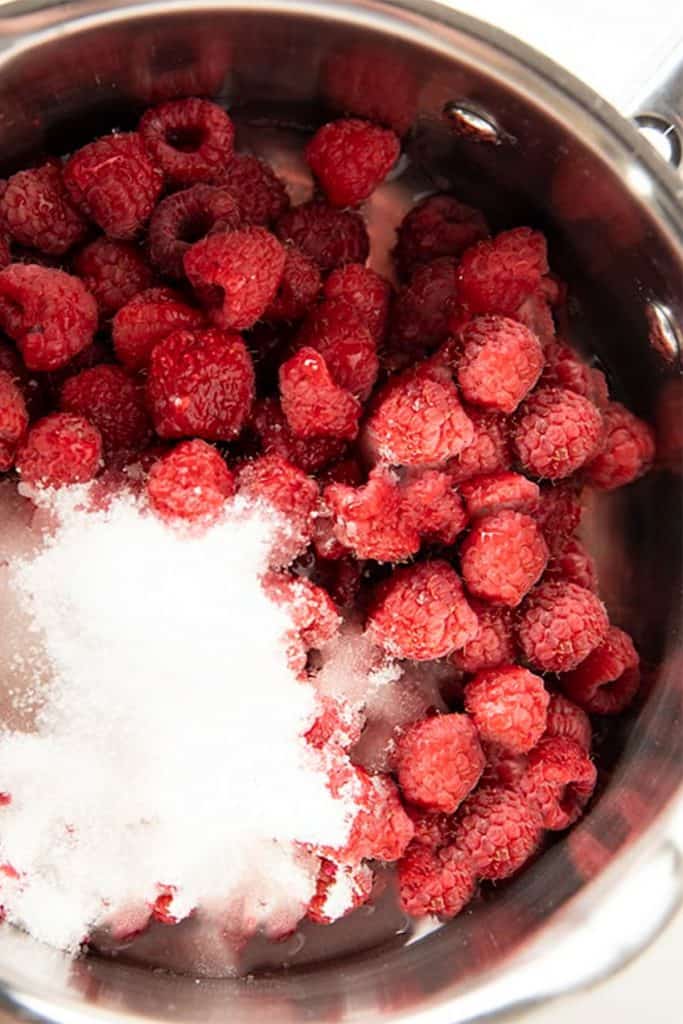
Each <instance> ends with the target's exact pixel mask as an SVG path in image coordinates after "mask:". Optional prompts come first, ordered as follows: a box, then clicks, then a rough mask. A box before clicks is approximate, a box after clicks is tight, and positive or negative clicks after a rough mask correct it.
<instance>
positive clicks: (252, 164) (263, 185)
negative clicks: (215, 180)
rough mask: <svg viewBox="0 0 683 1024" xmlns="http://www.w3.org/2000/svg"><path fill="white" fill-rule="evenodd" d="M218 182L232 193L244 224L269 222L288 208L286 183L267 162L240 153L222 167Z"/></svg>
mask: <svg viewBox="0 0 683 1024" xmlns="http://www.w3.org/2000/svg"><path fill="white" fill-rule="evenodd" d="M219 184H220V185H222V186H225V187H226V188H227V189H228V190H229V191H230V193H231V195H232V196H233V198H234V200H235V202H236V203H237V207H238V209H239V212H240V218H241V221H242V223H243V224H260V225H263V226H267V225H269V224H272V223H273V222H274V221H276V220H277V219H278V217H280V216H281V215H282V214H283V213H285V212H286V211H287V210H288V209H289V195H288V194H287V188H286V186H285V183H284V182H283V181H282V180H281V179H280V178H278V176H277V175H276V174H275V172H274V171H273V169H272V167H271V166H270V164H267V163H266V162H265V161H264V160H259V159H258V157H255V156H251V155H250V154H246V153H242V154H240V155H237V156H233V158H232V160H231V161H230V163H229V164H228V165H227V167H224V168H223V170H222V171H221V174H220V178H219Z"/></svg>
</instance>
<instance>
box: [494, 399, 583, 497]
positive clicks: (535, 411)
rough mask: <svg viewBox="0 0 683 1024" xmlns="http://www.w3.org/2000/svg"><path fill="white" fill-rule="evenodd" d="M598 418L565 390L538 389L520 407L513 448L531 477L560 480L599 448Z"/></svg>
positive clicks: (578, 467)
mask: <svg viewBox="0 0 683 1024" xmlns="http://www.w3.org/2000/svg"><path fill="white" fill-rule="evenodd" d="M601 440H602V417H601V415H600V413H599V411H598V410H597V409H596V407H595V406H594V405H593V403H592V402H589V401H588V399H587V398H583V397H582V396H581V395H577V394H576V392H574V391H567V390H566V389H565V388H540V389H539V390H538V391H536V392H535V393H534V394H533V395H531V397H530V398H529V399H528V400H527V401H526V402H525V403H524V405H523V406H522V408H521V410H520V413H519V417H518V419H517V424H516V426H515V428H514V431H513V444H514V447H515V450H516V452H517V457H518V459H519V461H520V462H521V464H522V466H523V467H524V468H525V469H526V470H527V471H528V472H529V473H533V475H534V476H538V477H547V478H548V479H549V480H560V479H563V478H564V477H568V476H571V475H572V473H575V472H576V470H577V469H580V467H581V466H583V465H584V463H585V462H587V461H588V460H589V459H591V458H592V457H593V456H594V455H595V452H596V451H597V450H598V448H599V447H600V443H601Z"/></svg>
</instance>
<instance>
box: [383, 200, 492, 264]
mask: <svg viewBox="0 0 683 1024" xmlns="http://www.w3.org/2000/svg"><path fill="white" fill-rule="evenodd" d="M488 233H489V232H488V225H487V223H486V220H485V218H484V215H483V213H481V211H480V210H475V209H474V207H472V206H467V205H466V204H465V203H461V202H460V201H459V200H458V199H456V198H455V196H449V195H434V196H428V197H427V199H423V200H422V202H421V203H418V204H417V206H414V207H413V208H412V210H410V211H409V212H408V213H407V214H406V216H405V217H404V218H403V220H402V221H401V226H400V227H399V229H398V239H397V242H396V248H395V249H394V259H395V260H396V264H397V266H398V269H399V272H400V273H401V274H402V275H403V276H405V275H407V274H410V273H411V272H412V270H413V269H414V267H415V265H416V264H418V263H430V262H431V261H432V260H435V259H438V258H439V257H440V256H449V257H450V258H451V259H453V258H454V257H456V256H460V254H461V253H462V252H463V250H464V249H467V248H468V247H469V246H470V245H473V244H474V243H475V242H478V241H479V240H480V239H482V238H486V236H487V235H488Z"/></svg>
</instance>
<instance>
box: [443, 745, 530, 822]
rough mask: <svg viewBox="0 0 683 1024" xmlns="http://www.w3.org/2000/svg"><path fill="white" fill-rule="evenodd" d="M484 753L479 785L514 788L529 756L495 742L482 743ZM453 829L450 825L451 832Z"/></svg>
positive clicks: (526, 764) (521, 777)
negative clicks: (484, 757) (514, 752)
mask: <svg viewBox="0 0 683 1024" xmlns="http://www.w3.org/2000/svg"><path fill="white" fill-rule="evenodd" d="M483 746H484V753H485V754H486V767H485V768H484V774H483V775H482V777H481V786H482V788H484V787H489V786H503V787H504V788H505V789H515V788H516V787H517V785H518V783H520V782H521V780H522V779H523V778H524V776H525V775H526V771H527V768H528V767H529V758H528V757H527V755H526V754H513V752H512V751H511V750H509V749H508V748H507V747H500V746H498V744H497V743H484V745H483ZM453 831H454V828H453V826H451V832H453Z"/></svg>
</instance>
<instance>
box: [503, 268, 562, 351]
mask: <svg viewBox="0 0 683 1024" xmlns="http://www.w3.org/2000/svg"><path fill="white" fill-rule="evenodd" d="M545 280H546V279H545V278H544V279H543V281H542V282H541V287H540V288H537V289H536V291H533V292H532V293H531V295H529V296H528V298H526V299H525V300H524V302H523V303H522V304H521V306H519V307H518V309H516V310H515V312H514V315H513V319H515V320H517V321H519V323H520V324H524V326H525V327H526V328H528V329H529V330H530V331H531V333H532V334H535V335H536V337H537V338H538V340H539V341H540V342H541V344H542V345H543V346H544V348H545V347H546V346H551V345H553V344H554V341H555V320H554V318H553V314H552V311H551V309H550V306H549V305H548V300H547V298H546V295H545V292H544V289H543V284H544V283H545Z"/></svg>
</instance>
